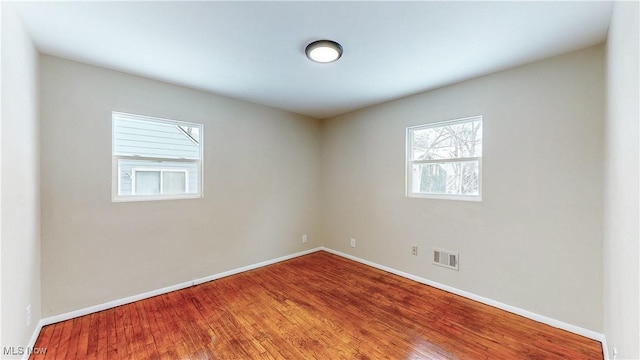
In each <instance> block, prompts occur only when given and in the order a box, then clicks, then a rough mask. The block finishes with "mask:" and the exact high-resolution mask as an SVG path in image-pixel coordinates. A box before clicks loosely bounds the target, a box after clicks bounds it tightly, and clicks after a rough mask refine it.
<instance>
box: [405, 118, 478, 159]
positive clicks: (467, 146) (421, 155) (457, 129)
mask: <svg viewBox="0 0 640 360" xmlns="http://www.w3.org/2000/svg"><path fill="white" fill-rule="evenodd" d="M410 137H411V139H410V140H411V156H412V159H411V160H439V159H457V158H463V157H481V156H482V120H474V121H468V122H463V123H456V124H451V125H445V126H437V127H430V128H424V129H415V130H412V131H411V134H410Z"/></svg>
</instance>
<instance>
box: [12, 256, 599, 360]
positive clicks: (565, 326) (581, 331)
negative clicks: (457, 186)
mask: <svg viewBox="0 0 640 360" xmlns="http://www.w3.org/2000/svg"><path fill="white" fill-rule="evenodd" d="M317 251H326V252H328V253H331V254H334V255H337V256H340V257H343V258H346V259H349V260H353V261H356V262H359V263H361V264H364V265H368V266H371V267H374V268H376V269H380V270H383V271H386V272H389V273H392V274H395V275H398V276H402V277H404V278H407V279H411V280H414V281H417V282H419V283H422V284H425V285H429V286H433V287H435V288H438V289H441V290H444V291H447V292H450V293H452V294H456V295H460V296H462V297H465V298H468V299H471V300H474V301H478V302H480V303H483V304H486V305H489V306H493V307H495V308H498V309H501V310H504V311H508V312H510V313H514V314H517V315H520V316H523V317H526V318H528V319H531V320H534V321H537V322H541V323H543V324H547V325H550V326H553V327H556V328H559V329H562V330H566V331H569V332H572V333H574V334H578V335H581V336H584V337H587V338H590V339H593V340H596V341H600V342H601V343H602V350H603V355H604V359H605V360H608V359H609V353H608V349H607V343H606V338H605V336H604V335H603V334H600V333H598V332H595V331H592V330H589V329H585V328H582V327H579V326H576V325H572V324H569V323H565V322H563V321H559V320H556V319H552V318H550V317H547V316H544V315H540V314H537V313H534V312H531V311H528V310H524V309H521V308H518V307H515V306H511V305H508V304H505V303H501V302H499V301H495V300H492V299H489V298H485V297H483V296H480V295H476V294H473V293H470V292H467V291H464V290H460V289H457V288H454V287H451V286H448V285H444V284H440V283H438V282H435V281H431V280H428V279H425V278H422V277H419V276H416V275H412V274H409V273H406V272H404V271H400V270H397V269H394V268H391V267H388V266H384V265H380V264H377V263H374V262H372V261H368V260H365V259H361V258H359V257H356V256H353V255H349V254H346V253H343V252H340V251H337V250H333V249H331V248H327V247H324V246H320V247H317V248H313V249H309V250H305V251H301V252H297V253H294V254H291V255H286V256H281V257H278V258H275V259H270V260H266V261H262V262H259V263H256V264H251V265H247V266H243V267H240V268H237V269H233V270H229V271H224V272H221V273H218V274H214V275H210V276H206V277H203V278H199V279H195V280H191V281H186V282H183V283H180V284H175V285H171V286H167V287H164V288H161V289H157V290H152V291H148V292H145V293H141V294H137V295H133V296H129V297H126V298H122V299H118V300H113V301H109V302H106V303H103V304H99V305H94V306H89V307H86V308H83V309H79V310H75V311H71V312H67V313H64V314H59V315H54V316H50V317H46V318H43V319H41V320H40V321H39V322H38V325H37V326H36V328H35V330H34V333H33V335H32V336H31V339H30V341H29V344H28V348H33V347H34V346H35V343H36V341H37V339H38V336H39V335H40V331H41V330H42V328H43V327H44V326H46V325H50V324H54V323H57V322H60V321H65V320H69V319H73V318H76V317H80V316H84V315H88V314H92V313H95V312H98V311H102V310H107V309H111V308H114V307H117V306H120V305H125V304H129V303H132V302H135V301H139V300H143V299H147V298H150V297H153V296H157V295H162V294H166V293H169V292H172V291H176V290H180V289H184V288H187V287H189V286H194V285H198V284H202V283H205V282H208V281H212V280H216V279H220V278H223V277H227V276H231V275H235V274H239V273H242V272H245V271H249V270H254V269H257V268H261V267H264V266H267V265H272V264H275V263H278V262H282V261H285V260H289V259H293V258H296V257H299V256H303V255H307V254H311V253H314V252H317ZM25 356H26V357H24V358H23V359H28V355H26V354H25Z"/></svg>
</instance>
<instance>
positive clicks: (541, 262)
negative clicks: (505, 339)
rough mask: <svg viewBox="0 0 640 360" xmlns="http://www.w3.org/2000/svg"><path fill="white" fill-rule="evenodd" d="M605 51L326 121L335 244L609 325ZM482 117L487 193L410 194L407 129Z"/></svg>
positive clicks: (327, 209)
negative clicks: (455, 254) (452, 254)
mask: <svg viewBox="0 0 640 360" xmlns="http://www.w3.org/2000/svg"><path fill="white" fill-rule="evenodd" d="M603 60H604V53H603V47H602V46H598V47H592V48H589V49H586V50H582V51H578V52H574V53H570V54H567V55H563V56H560V57H555V58H551V59H547V60H544V61H541V62H537V63H534V64H530V65H527V66H523V67H519V68H515V69H512V70H508V71H504V72H500V73H496V74H493V75H489V76H486V77H482V78H478V79H475V80H471V81H468V82H464V83H460V84H456V85H453V86H449V87H446V88H442V89H438V90H434V91H431V92H427V93H424V94H420V95H416V96H412V97H409V98H404V99H400V100H396V101H392V102H389V103H385V104H381V105H378V106H374V107H371V108H367V109H363V110H360V111H357V112H354V113H350V114H347V115H344V116H341V117H338V118H335V119H331V120H327V121H325V122H324V123H323V127H322V166H321V170H322V181H321V184H322V187H323V190H322V197H321V198H322V215H323V218H322V223H321V229H322V231H323V234H322V237H323V239H324V241H325V245H326V246H328V247H330V248H333V249H336V250H339V251H342V252H345V253H348V254H352V255H354V256H357V257H360V258H363V259H366V260H369V261H373V262H376V263H379V264H382V265H386V266H389V267H392V268H395V269H398V270H401V271H405V272H408V273H410V274H414V275H417V276H421V277H424V278H427V279H430V280H433V281H436V282H439V283H442V284H445V285H448V286H452V287H455V288H458V289H461V290H465V291H468V292H471V293H474V294H477V295H480V296H484V297H487V298H490V299H493V300H497V301H500V302H503V303H506V304H509V305H512V306H516V307H519V308H522V309H525V310H529V311H532V312H535V313H538V314H541V315H545V316H548V317H551V318H554V319H557V320H561V321H564V322H567V323H570V324H573V325H577V326H580V327H584V328H586V329H590V330H593V331H596V332H602V295H601V294H602V255H601V251H602V231H603V230H602V216H603V215H602V190H601V189H602V178H603V175H602V171H603V168H602V162H603V158H602V157H603V156H602V146H603V145H602V127H603V116H604V71H603V68H604V64H603ZM478 114H481V115H483V116H484V143H483V151H484V154H483V156H484V157H483V201H482V202H465V201H446V200H429V199H413V198H411V199H410V198H406V197H405V196H404V189H405V183H404V181H405V176H404V174H405V128H406V127H407V126H411V125H417V124H424V123H429V122H437V121H443V120H450V119H456V118H461V117H468V116H472V115H478ZM352 237H353V238H355V239H356V240H357V247H356V248H350V247H349V239H350V238H352ZM414 244H415V245H417V246H418V248H419V250H418V256H412V255H411V251H410V247H411V245H414ZM433 247H439V248H444V249H448V250H453V251H459V252H460V270H459V271H452V270H448V269H445V268H442V267H437V266H434V265H432V264H431V250H432V248H433Z"/></svg>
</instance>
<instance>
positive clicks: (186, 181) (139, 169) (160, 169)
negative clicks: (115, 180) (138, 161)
mask: <svg viewBox="0 0 640 360" xmlns="http://www.w3.org/2000/svg"><path fill="white" fill-rule="evenodd" d="M137 172H159V173H160V195H163V196H166V194H163V193H162V189H163V186H162V185H164V184H163V182H164V177H163V174H164V173H165V172H181V173H184V188H185V191H186V192H189V170H188V169H184V168H170V167H155V168H152V167H134V168H131V175H132V178H131V195H137V194H136V173H137ZM172 195H175V194H172ZM137 196H140V195H137Z"/></svg>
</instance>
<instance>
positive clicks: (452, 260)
mask: <svg viewBox="0 0 640 360" xmlns="http://www.w3.org/2000/svg"><path fill="white" fill-rule="evenodd" d="M458 258H459V255H458V253H457V252H453V251H449V250H441V249H433V264H434V265H440V266H444V267H446V268H449V269H453V270H458Z"/></svg>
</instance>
